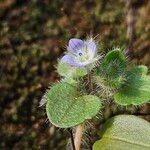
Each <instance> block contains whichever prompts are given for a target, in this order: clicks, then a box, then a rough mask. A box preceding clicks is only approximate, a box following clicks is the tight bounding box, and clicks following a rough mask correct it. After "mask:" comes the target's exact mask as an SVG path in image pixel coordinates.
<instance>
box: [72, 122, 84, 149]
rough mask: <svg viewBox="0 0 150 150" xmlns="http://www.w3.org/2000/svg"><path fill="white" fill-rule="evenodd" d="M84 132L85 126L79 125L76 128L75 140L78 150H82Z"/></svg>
mask: <svg viewBox="0 0 150 150" xmlns="http://www.w3.org/2000/svg"><path fill="white" fill-rule="evenodd" d="M83 131H84V125H83V124H80V125H78V126H77V128H76V133H75V139H74V143H75V149H76V150H80V147H81V141H82V135H83Z"/></svg>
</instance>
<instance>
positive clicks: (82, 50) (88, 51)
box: [61, 38, 100, 67]
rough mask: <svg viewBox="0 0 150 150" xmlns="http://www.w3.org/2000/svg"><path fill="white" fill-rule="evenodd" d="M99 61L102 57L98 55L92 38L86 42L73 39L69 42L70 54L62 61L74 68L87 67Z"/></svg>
mask: <svg viewBox="0 0 150 150" xmlns="http://www.w3.org/2000/svg"><path fill="white" fill-rule="evenodd" d="M98 59H100V56H98V55H97V46H96V43H95V42H94V40H93V39H92V38H91V39H88V40H86V41H83V40H80V39H76V38H73V39H70V40H69V45H68V52H67V53H66V55H64V56H63V57H62V58H61V61H62V62H63V63H67V64H70V65H71V66H73V67H85V66H87V65H89V64H91V63H94V62H96V61H97V60H98Z"/></svg>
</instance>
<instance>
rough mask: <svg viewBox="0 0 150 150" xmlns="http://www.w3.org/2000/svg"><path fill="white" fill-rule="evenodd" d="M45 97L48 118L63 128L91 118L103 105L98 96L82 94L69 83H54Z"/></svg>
mask: <svg viewBox="0 0 150 150" xmlns="http://www.w3.org/2000/svg"><path fill="white" fill-rule="evenodd" d="M45 97H46V99H47V104H46V112H47V116H48V119H49V120H50V122H51V123H52V124H54V125H55V126H57V127H61V128H69V127H72V126H75V125H78V124H80V123H82V122H84V121H85V120H86V119H91V118H92V117H94V116H95V115H96V114H97V113H98V112H99V109H100V107H101V102H100V99H99V98H98V97H97V96H94V95H84V96H82V95H81V94H80V93H79V92H78V91H77V88H76V87H75V86H72V85H70V84H68V83H58V84H56V85H54V86H53V87H52V88H51V89H50V90H48V91H47V94H46V95H45Z"/></svg>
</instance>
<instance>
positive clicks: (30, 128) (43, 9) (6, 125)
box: [0, 0, 150, 150]
mask: <svg viewBox="0 0 150 150" xmlns="http://www.w3.org/2000/svg"><path fill="white" fill-rule="evenodd" d="M149 12H150V1H149V2H148V0H141V1H140V0H0V149H4V150H5V149H6V150H7V149H15V150H17V149H50V150H63V149H65V145H66V143H67V137H68V136H69V135H68V133H67V132H66V131H64V130H57V129H56V128H55V127H53V126H52V127H50V124H49V123H48V121H47V118H46V114H45V109H44V108H40V107H39V102H40V100H41V98H42V95H43V93H44V92H45V90H46V88H47V87H48V86H49V85H50V84H51V83H53V82H55V81H56V80H59V77H58V75H57V72H56V71H55V65H56V63H57V59H58V58H59V57H60V56H62V53H63V52H64V51H65V46H66V45H67V42H68V40H69V39H70V38H72V37H76V38H86V36H87V35H93V36H97V39H98V40H99V42H100V49H101V50H102V51H105V52H106V51H108V50H110V49H111V48H113V47H121V48H124V49H126V52H127V53H128V55H129V57H130V58H131V59H132V61H134V62H135V63H137V64H145V65H147V66H148V67H150V41H149V39H150V18H149V15H150V14H149ZM139 111H140V112H141V113H142V114H143V115H144V114H145V113H147V112H149V107H148V106H147V105H145V106H143V107H142V108H140V110H139ZM145 119H147V120H149V116H148V115H145Z"/></svg>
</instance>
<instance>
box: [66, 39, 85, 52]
mask: <svg viewBox="0 0 150 150" xmlns="http://www.w3.org/2000/svg"><path fill="white" fill-rule="evenodd" d="M83 46H84V42H83V41H82V40H80V39H76V38H73V39H70V40H69V47H68V48H69V51H71V52H72V53H82V48H83Z"/></svg>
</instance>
